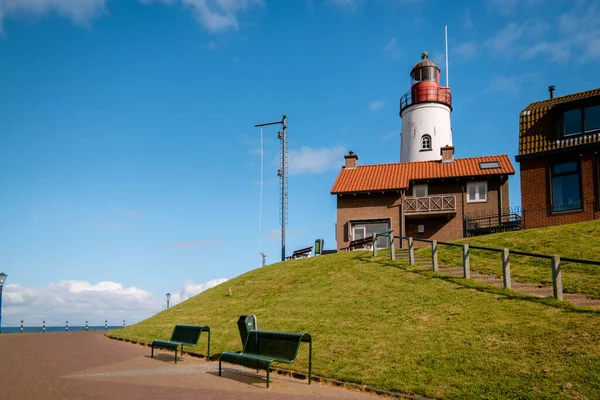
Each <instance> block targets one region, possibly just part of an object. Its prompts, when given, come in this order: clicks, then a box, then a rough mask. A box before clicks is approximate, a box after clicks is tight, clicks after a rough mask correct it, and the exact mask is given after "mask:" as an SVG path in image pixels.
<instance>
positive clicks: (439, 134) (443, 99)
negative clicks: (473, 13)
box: [400, 52, 452, 162]
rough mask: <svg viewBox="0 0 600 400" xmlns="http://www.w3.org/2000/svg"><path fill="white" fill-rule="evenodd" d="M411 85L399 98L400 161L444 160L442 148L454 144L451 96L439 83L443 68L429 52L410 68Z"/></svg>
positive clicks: (446, 88)
mask: <svg viewBox="0 0 600 400" xmlns="http://www.w3.org/2000/svg"><path fill="white" fill-rule="evenodd" d="M410 78H411V85H412V86H411V88H410V90H409V91H408V92H406V93H405V94H404V95H403V96H402V98H401V99H400V117H401V118H402V132H401V134H400V138H401V144H400V161H401V162H412V161H436V160H441V159H442V156H441V148H442V147H446V146H452V128H451V126H450V113H451V112H452V96H451V95H450V88H449V87H445V86H440V68H439V67H438V66H437V64H436V63H435V62H433V61H432V60H430V59H429V56H428V54H427V52H423V54H422V55H421V61H419V62H418V63H416V64H415V66H414V67H413V69H412V70H411V71H410Z"/></svg>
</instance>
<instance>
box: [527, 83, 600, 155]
mask: <svg viewBox="0 0 600 400" xmlns="http://www.w3.org/2000/svg"><path fill="white" fill-rule="evenodd" d="M596 96H597V97H599V98H600V88H597V89H592V90H588V91H585V92H579V93H573V94H569V95H566V96H560V97H555V98H553V99H546V100H542V101H536V102H534V103H531V104H530V105H528V106H527V107H526V108H525V109H524V110H523V111H521V116H520V118H519V119H520V121H519V122H520V123H519V155H524V154H531V153H539V152H542V151H548V150H554V149H559V148H563V147H571V146H576V145H580V144H586V143H592V142H600V135H598V134H596V135H582V136H579V137H573V138H565V139H561V140H556V138H555V137H554V135H553V133H554V129H555V128H554V126H553V125H554V121H553V119H552V118H551V116H550V114H551V111H552V109H553V108H554V107H555V106H557V105H561V104H566V103H571V102H574V101H579V100H584V99H589V98H592V97H596ZM598 101H599V103H600V99H599V100H598Z"/></svg>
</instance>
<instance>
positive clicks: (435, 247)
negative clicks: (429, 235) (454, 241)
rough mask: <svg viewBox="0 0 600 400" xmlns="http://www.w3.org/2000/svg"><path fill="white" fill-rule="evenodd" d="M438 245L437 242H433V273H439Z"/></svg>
mask: <svg viewBox="0 0 600 400" xmlns="http://www.w3.org/2000/svg"><path fill="white" fill-rule="evenodd" d="M437 251H438V245H437V240H433V241H432V242H431V264H432V266H433V272H439V270H440V266H439V264H438V254H437Z"/></svg>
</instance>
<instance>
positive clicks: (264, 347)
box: [243, 330, 311, 363]
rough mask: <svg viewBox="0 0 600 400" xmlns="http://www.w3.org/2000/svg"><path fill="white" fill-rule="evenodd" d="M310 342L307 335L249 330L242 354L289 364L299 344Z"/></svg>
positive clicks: (294, 356)
mask: <svg viewBox="0 0 600 400" xmlns="http://www.w3.org/2000/svg"><path fill="white" fill-rule="evenodd" d="M310 341H311V337H310V335H309V334H308V333H291V332H269V331H259V330H251V331H250V332H248V337H247V338H246V343H245V344H244V350H243V352H244V353H249V354H256V355H260V356H265V357H270V358H273V359H275V360H280V361H286V362H290V363H291V362H293V361H294V360H295V359H296V355H297V354H298V348H299V347H300V343H301V342H310Z"/></svg>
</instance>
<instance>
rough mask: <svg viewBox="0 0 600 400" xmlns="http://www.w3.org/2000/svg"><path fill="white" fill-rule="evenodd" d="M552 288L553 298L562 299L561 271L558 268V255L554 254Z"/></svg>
mask: <svg viewBox="0 0 600 400" xmlns="http://www.w3.org/2000/svg"><path fill="white" fill-rule="evenodd" d="M552 289H554V298H555V299H557V300H560V301H562V299H563V285H562V271H561V269H560V256H556V255H554V256H552Z"/></svg>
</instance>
